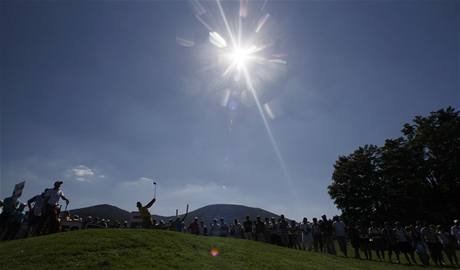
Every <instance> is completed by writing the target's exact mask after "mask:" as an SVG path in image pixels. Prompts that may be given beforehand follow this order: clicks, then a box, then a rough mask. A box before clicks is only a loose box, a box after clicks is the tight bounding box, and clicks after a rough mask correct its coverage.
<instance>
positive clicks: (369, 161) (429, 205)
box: [328, 107, 460, 223]
mask: <svg viewBox="0 0 460 270" xmlns="http://www.w3.org/2000/svg"><path fill="white" fill-rule="evenodd" d="M328 191H329V195H330V196H331V198H332V199H333V200H334V202H335V204H336V205H337V207H338V208H339V209H341V210H342V213H343V217H344V218H345V219H352V220H355V221H356V220H361V221H364V222H368V221H370V220H375V221H379V222H382V221H384V220H390V221H394V220H401V221H403V222H413V221H415V220H417V219H423V220H427V221H430V222H436V223H447V222H450V221H451V220H452V219H453V218H456V217H457V218H458V217H459V216H460V116H459V112H458V111H456V110H455V109H454V108H452V107H448V108H446V109H442V110H439V111H436V112H432V113H431V114H430V115H429V116H427V117H422V116H416V117H415V118H414V120H413V123H412V124H405V125H404V127H403V129H402V136H401V137H399V138H396V139H388V140H386V141H385V143H384V145H383V146H382V147H377V146H375V145H365V146H363V147H359V148H358V149H357V150H355V151H354V152H353V153H352V154H349V155H347V156H340V157H339V159H338V160H337V161H336V163H335V165H334V173H333V175H332V183H331V185H330V186H329V187H328Z"/></svg>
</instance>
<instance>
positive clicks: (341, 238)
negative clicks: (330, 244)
mask: <svg viewBox="0 0 460 270" xmlns="http://www.w3.org/2000/svg"><path fill="white" fill-rule="evenodd" d="M332 226H333V228H334V237H335V240H337V243H338V245H339V248H340V251H341V252H342V253H343V255H344V256H345V257H348V255H347V233H346V226H345V223H343V221H342V220H340V218H339V217H338V216H335V217H334V222H333V223H332Z"/></svg>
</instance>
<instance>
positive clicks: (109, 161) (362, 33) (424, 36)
mask: <svg viewBox="0 0 460 270" xmlns="http://www.w3.org/2000/svg"><path fill="white" fill-rule="evenodd" d="M198 3H199V2H198ZM222 6H223V10H224V12H225V13H226V15H227V19H228V21H229V24H230V28H232V30H235V31H236V28H237V27H236V25H238V24H237V22H238V8H239V3H238V2H236V1H234V2H225V3H223V4H222ZM0 7H1V10H0V12H1V21H0V30H1V32H0V33H1V36H0V41H1V42H0V46H1V58H0V59H1V61H0V64H1V67H0V70H1V76H2V77H1V84H0V87H1V149H0V151H1V163H0V165H1V174H0V175H1V181H0V184H1V185H0V191H1V196H2V197H5V196H7V195H9V194H10V193H11V191H12V189H13V186H14V184H15V183H16V182H19V181H20V180H26V188H25V191H24V197H23V200H26V199H28V198H29V197H30V196H32V195H35V194H38V193H40V192H41V191H42V190H43V189H44V188H46V187H50V186H51V185H52V183H53V182H54V180H55V179H58V178H59V179H62V180H64V185H63V189H64V193H65V194H66V195H68V197H69V198H70V200H71V207H81V206H88V205H92V204H99V203H109V204H114V205H117V206H119V207H121V208H124V209H127V210H133V209H134V208H135V202H136V201H137V200H141V201H144V202H145V201H147V200H149V199H150V197H151V196H152V193H153V185H152V180H149V179H155V181H157V182H158V203H157V206H156V208H155V209H154V210H153V212H154V213H157V214H164V215H173V214H174V211H175V209H176V208H184V206H185V204H187V203H189V204H190V207H191V209H195V208H198V207H201V206H204V205H207V204H213V203H238V204H245V205H248V206H254V207H261V208H264V209H267V210H270V211H275V212H278V213H285V214H286V215H287V216H288V217H292V218H300V217H303V216H307V217H313V216H318V215H320V214H322V213H326V214H329V215H332V214H336V213H338V210H337V209H336V208H335V207H334V205H333V203H332V201H331V200H330V198H329V196H328V194H327V186H328V185H329V183H330V182H331V175H332V172H333V164H334V162H335V160H336V159H337V157H338V156H339V155H344V154H348V153H350V152H352V151H353V150H354V149H355V148H357V147H358V146H360V145H364V144H377V145H382V144H383V142H384V140H385V139H386V138H392V137H396V136H399V134H400V129H401V128H402V125H403V124H404V123H407V122H409V121H411V119H412V118H413V117H414V116H415V115H426V114H428V113H429V112H431V111H434V110H438V109H440V108H443V107H446V106H448V105H451V106H454V107H456V108H457V109H458V108H459V107H460V79H459V77H460V75H459V73H460V46H459V44H460V34H459V33H460V31H459V26H460V4H459V2H458V1H344V2H336V1H332V2H330V1H327V2H322V1H312V2H310V1H286V2H270V1H269V2H267V3H266V5H263V2H261V1H259V2H250V3H249V5H248V15H247V17H245V18H244V19H242V21H243V22H242V25H243V31H242V32H243V36H242V39H243V40H244V42H246V41H247V42H249V41H248V40H250V42H254V43H255V45H257V46H261V45H267V48H265V49H264V50H262V51H261V52H260V54H259V55H260V56H262V57H265V58H266V59H269V58H273V57H276V58H277V59H281V60H282V61H280V62H279V63H272V62H270V63H272V64H270V65H265V64H260V63H251V65H248V70H249V72H250V73H251V74H252V79H253V80H254V87H255V92H256V93H257V95H258V97H259V98H260V102H261V106H262V109H264V111H263V112H264V117H265V118H266V119H267V123H268V126H269V128H270V130H271V132H272V133H273V138H274V141H273V142H272V141H271V140H270V138H269V136H268V134H267V129H266V127H265V126H264V124H263V121H262V118H261V113H260V111H259V110H258V107H257V106H256V104H255V102H254V100H253V98H252V96H250V95H249V96H244V93H243V92H245V91H246V93H249V92H247V89H246V88H247V86H246V85H245V84H244V83H242V80H239V81H238V80H236V79H235V77H234V76H233V75H231V76H229V77H224V76H222V70H224V69H225V63H222V61H221V60H219V59H220V58H219V54H220V53H221V52H222V51H225V49H223V50H221V49H218V48H216V46H214V45H212V44H211V43H210V42H209V39H208V35H209V33H208V32H209V30H208V29H207V28H206V27H205V26H204V24H202V23H200V21H199V20H198V19H197V17H196V16H195V15H196V14H200V8H202V9H204V10H205V12H204V13H201V15H200V18H202V19H203V21H204V22H205V23H206V24H208V25H209V26H210V27H211V28H212V30H213V31H215V32H217V33H219V34H220V35H221V36H222V37H223V38H224V39H225V40H226V41H227V42H228V43H230V37H229V35H228V32H227V31H226V28H225V25H224V23H223V20H222V17H221V14H220V12H219V9H218V8H217V5H216V3H215V2H210V1H208V2H203V3H202V4H201V5H200V4H197V2H195V1H194V2H156V1H151V2H147V1H140V2H138V1H133V2H129V1H123V2H117V3H115V2H111V1H107V2H97V3H96V2H86V1H66V2H65V3H60V2H55V1H49V2H36V1H31V2H24V1H2V2H0ZM265 14H269V16H268V20H267V22H266V23H265V24H264V25H263V28H262V30H261V31H260V33H257V34H255V33H254V32H255V30H254V29H255V26H257V21H260V19H261V18H263V16H265ZM253 37H255V38H253ZM184 40H185V41H187V42H185V43H184V42H183V41H184ZM258 42H259V43H260V44H259V43H258ZM262 43H263V44H262ZM184 45H185V46H184ZM266 63H269V62H266ZM235 76H236V75H235ZM227 92H228V93H232V95H231V98H230V101H228V100H227V102H222V101H223V100H225V93H227ZM234 93H238V95H236V94H234ZM233 94H234V95H233ZM266 107H269V108H270V110H271V113H272V114H269V113H268V112H267V111H266V110H265V109H266ZM274 144H276V146H277V147H278V148H279V152H280V156H277V154H276V151H275V150H274ZM281 160H282V161H281ZM280 162H284V164H285V170H283V169H282V166H281V164H280Z"/></svg>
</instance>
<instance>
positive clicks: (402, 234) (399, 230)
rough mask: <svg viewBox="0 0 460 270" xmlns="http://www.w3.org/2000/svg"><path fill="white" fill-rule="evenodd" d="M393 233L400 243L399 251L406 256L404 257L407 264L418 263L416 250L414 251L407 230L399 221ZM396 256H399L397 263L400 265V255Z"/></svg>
mask: <svg viewBox="0 0 460 270" xmlns="http://www.w3.org/2000/svg"><path fill="white" fill-rule="evenodd" d="M393 233H394V235H395V238H396V242H397V243H398V251H399V252H401V253H403V254H404V257H405V258H406V260H407V263H408V264H412V263H416V262H415V255H414V250H413V249H412V246H411V243H410V239H409V235H408V233H407V230H406V229H404V228H403V227H402V225H401V223H400V222H399V221H396V222H395V228H394V229H393ZM396 256H397V262H398V263H400V260H399V254H397V255H396ZM409 256H410V258H409ZM411 259H412V260H411Z"/></svg>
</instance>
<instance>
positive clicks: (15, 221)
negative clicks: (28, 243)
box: [3, 203, 26, 240]
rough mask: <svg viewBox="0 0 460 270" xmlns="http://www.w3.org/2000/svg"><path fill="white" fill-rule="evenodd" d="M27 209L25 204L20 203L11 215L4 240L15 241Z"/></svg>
mask: <svg viewBox="0 0 460 270" xmlns="http://www.w3.org/2000/svg"><path fill="white" fill-rule="evenodd" d="M25 207H26V205H25V204H23V203H20V204H19V206H18V207H17V208H16V209H15V210H14V211H13V213H12V214H11V215H10V217H9V219H8V221H7V222H8V224H7V229H6V233H5V235H4V236H3V240H13V239H15V238H16V235H17V234H18V232H19V229H21V225H22V222H23V221H24V218H25V213H24V209H25Z"/></svg>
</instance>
